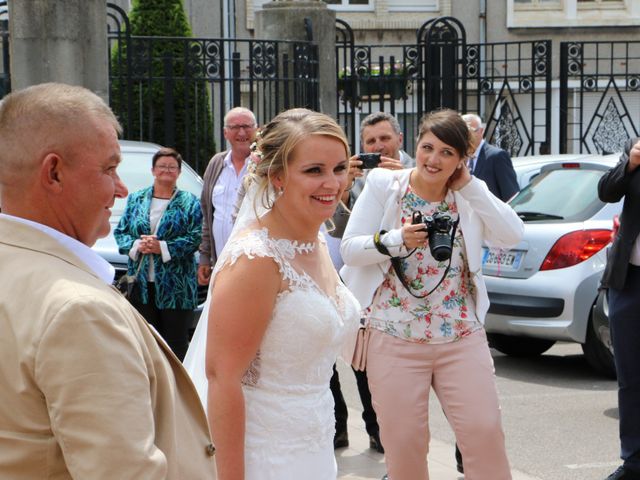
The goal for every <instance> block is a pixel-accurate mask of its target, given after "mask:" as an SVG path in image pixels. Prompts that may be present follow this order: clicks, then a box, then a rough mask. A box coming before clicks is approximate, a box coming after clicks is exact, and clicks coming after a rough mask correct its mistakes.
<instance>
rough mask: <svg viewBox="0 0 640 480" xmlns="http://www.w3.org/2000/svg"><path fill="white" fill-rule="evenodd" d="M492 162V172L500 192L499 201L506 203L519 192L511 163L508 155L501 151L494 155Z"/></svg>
mask: <svg viewBox="0 0 640 480" xmlns="http://www.w3.org/2000/svg"><path fill="white" fill-rule="evenodd" d="M492 162H494V171H495V172H496V180H497V182H498V188H499V190H500V200H502V201H503V202H506V201H508V200H509V199H511V197H513V196H514V195H515V194H516V193H518V192H519V191H520V186H519V185H518V177H517V175H516V171H515V169H514V168H513V162H512V161H511V157H509V154H508V153H507V152H505V151H504V150H501V149H500V150H498V152H497V153H496V154H495V156H494V159H493V160H492Z"/></svg>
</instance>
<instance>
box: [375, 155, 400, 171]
mask: <svg viewBox="0 0 640 480" xmlns="http://www.w3.org/2000/svg"><path fill="white" fill-rule="evenodd" d="M378 167H380V168H387V169H389V170H402V169H403V168H404V165H402V162H401V161H400V160H396V159H395V158H391V157H380V163H379V164H378Z"/></svg>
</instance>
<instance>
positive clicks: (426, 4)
mask: <svg viewBox="0 0 640 480" xmlns="http://www.w3.org/2000/svg"><path fill="white" fill-rule="evenodd" d="M387 9H388V11H389V12H439V11H440V1H439V0H387Z"/></svg>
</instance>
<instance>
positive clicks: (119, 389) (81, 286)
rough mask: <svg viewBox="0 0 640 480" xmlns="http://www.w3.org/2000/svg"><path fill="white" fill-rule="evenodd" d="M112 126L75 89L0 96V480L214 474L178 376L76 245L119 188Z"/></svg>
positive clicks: (104, 214)
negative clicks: (0, 206) (6, 479)
mask: <svg viewBox="0 0 640 480" xmlns="http://www.w3.org/2000/svg"><path fill="white" fill-rule="evenodd" d="M118 132H120V126H119V124H118V122H117V120H116V118H115V116H114V115H113V113H112V112H111V110H110V109H109V107H108V106H107V105H106V104H105V103H104V102H103V101H102V100H101V99H100V98H99V97H97V96H96V95H94V94H93V93H91V92H90V91H88V90H86V89H84V88H82V87H72V86H68V85H62V84H42V85H37V86H34V87H30V88H27V89H25V90H21V91H18V92H15V93H12V94H10V95H9V96H7V97H5V98H4V99H3V101H2V103H1V104H0V197H1V204H2V213H1V214H0V265H1V268H0V285H1V287H0V472H2V473H1V474H0V476H2V478H10V479H12V480H22V479H25V480H26V479H30V480H31V479H40V478H43V479H44V478H50V479H54V478H55V479H71V478H74V479H92V480H100V479H109V480H112V479H119V480H124V479H127V480H129V479H131V480H133V479H135V480H143V479H149V480H158V479H175V480H178V479H180V480H192V479H201V480H210V479H213V478H215V472H214V461H213V451H214V448H213V446H212V445H211V440H210V435H209V429H208V426H207V421H206V418H205V413H204V411H203V409H202V406H201V405H200V402H199V400H198V396H197V394H196V391H195V389H194V387H193V385H192V384H191V381H190V380H189V378H188V376H187V374H186V373H185V371H184V370H183V368H182V365H181V364H180V362H179V361H178V360H177V358H176V357H175V356H174V355H173V354H172V353H171V351H170V350H169V348H168V347H167V345H166V344H165V343H164V341H162V340H161V339H160V337H158V335H157V334H156V333H155V331H153V330H152V329H150V328H149V326H148V325H147V324H146V322H145V321H144V319H143V318H142V317H141V316H139V315H138V314H137V312H136V311H135V310H134V308H133V307H131V305H130V304H129V303H128V302H127V301H126V300H125V299H124V298H123V297H122V296H121V295H120V293H119V292H118V291H117V290H115V289H114V288H113V287H112V286H111V285H110V284H111V282H112V280H113V269H112V267H111V266H110V265H109V264H108V263H106V262H105V261H104V260H102V259H101V258H100V257H99V256H97V255H96V254H95V253H94V252H93V251H92V250H91V249H90V248H89V247H90V246H91V245H93V244H94V243H95V241H96V240H97V239H98V238H99V237H102V236H105V235H106V234H107V233H108V232H109V228H110V225H109V216H110V208H111V207H112V206H113V203H114V200H115V198H116V197H118V198H122V197H125V196H126V195H127V189H126V187H125V186H124V185H123V184H122V182H121V180H120V178H119V177H118V174H117V167H118V164H119V162H120V147H119V145H118V139H117V135H118Z"/></svg>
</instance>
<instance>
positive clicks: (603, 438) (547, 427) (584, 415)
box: [339, 344, 619, 480]
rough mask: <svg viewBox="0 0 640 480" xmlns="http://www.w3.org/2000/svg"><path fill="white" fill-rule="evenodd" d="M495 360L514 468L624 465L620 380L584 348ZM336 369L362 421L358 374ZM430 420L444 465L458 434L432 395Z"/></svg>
mask: <svg viewBox="0 0 640 480" xmlns="http://www.w3.org/2000/svg"><path fill="white" fill-rule="evenodd" d="M494 361H495V366H496V376H497V382H498V390H499V393H500V401H501V405H502V409H503V422H504V428H505V432H506V437H507V449H508V453H509V459H510V461H511V464H512V467H513V469H514V470H515V471H517V472H522V473H523V474H524V475H526V476H528V477H530V478H534V479H539V480H602V479H603V478H606V476H607V475H608V474H609V473H611V471H612V470H614V469H615V467H616V466H617V465H618V464H619V459H618V454H619V451H618V450H619V447H618V430H617V414H618V411H617V393H616V383H615V381H612V380H608V379H605V378H603V377H601V376H599V375H598V374H596V373H594V372H593V371H592V370H591V369H590V367H589V366H588V365H587V364H586V362H585V360H584V358H583V356H582V351H581V349H580V346H579V345H574V344H557V345H555V346H554V347H553V348H552V349H551V350H549V351H548V352H547V353H546V354H544V355H542V356H540V357H536V358H529V359H521V358H513V357H507V356H504V355H501V354H499V353H497V352H494ZM339 370H340V379H341V382H342V383H343V388H344V390H345V392H344V393H345V397H346V399H347V403H348V404H349V407H350V409H352V410H351V415H352V416H354V414H355V416H356V417H357V416H358V415H359V412H361V410H362V408H361V406H360V404H359V399H358V396H357V391H356V388H355V382H354V381H353V374H351V373H350V372H349V370H347V367H346V366H344V365H341V366H340V367H339ZM430 415H431V428H432V438H433V442H434V445H433V446H434V447H436V449H433V450H434V453H435V452H436V451H437V452H440V453H439V458H441V459H445V460H446V458H447V457H446V451H447V449H449V450H450V451H451V456H453V444H454V437H453V434H452V432H451V429H450V428H449V426H448V424H447V423H446V420H445V419H444V416H443V415H442V411H441V409H440V406H439V404H438V402H437V399H436V398H435V397H434V398H433V399H432V402H431V413H430ZM361 424H362V422H360V421H358V422H357V423H356V425H360V426H362V425H361ZM442 452H444V456H443V453H442ZM344 460H346V459H344ZM381 460H382V459H381V458H380V459H379V458H377V457H375V456H374V458H372V461H373V462H374V463H377V464H378V466H377V468H376V473H375V475H377V472H378V471H380V467H381V465H380V463H378V462H381ZM343 478H356V477H351V476H347V477H343ZM357 478H369V477H357ZM371 478H379V477H377V476H374V475H372V476H371ZM448 478H449V477H447V479H444V477H442V479H441V478H438V479H437V480H448ZM450 478H452V479H456V478H459V477H458V476H457V475H455V474H451V477H450ZM460 478H461V477H460ZM514 478H515V477H514Z"/></svg>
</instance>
